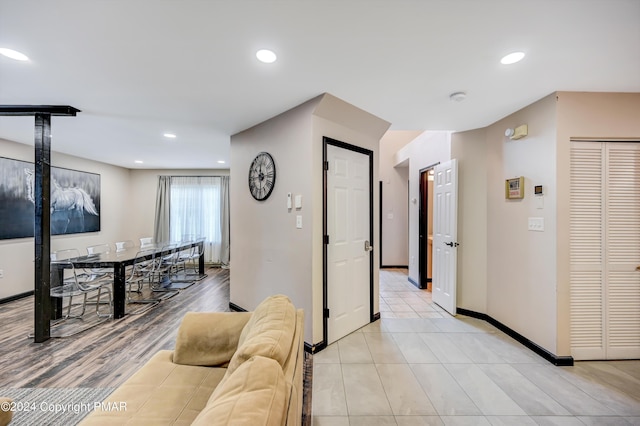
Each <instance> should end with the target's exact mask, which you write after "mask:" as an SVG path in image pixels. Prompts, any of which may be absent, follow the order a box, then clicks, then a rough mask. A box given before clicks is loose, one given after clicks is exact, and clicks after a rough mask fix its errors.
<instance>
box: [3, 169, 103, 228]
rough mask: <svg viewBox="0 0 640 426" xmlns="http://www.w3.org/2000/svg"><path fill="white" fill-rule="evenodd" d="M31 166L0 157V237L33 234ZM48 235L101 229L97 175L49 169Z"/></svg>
mask: <svg viewBox="0 0 640 426" xmlns="http://www.w3.org/2000/svg"><path fill="white" fill-rule="evenodd" d="M33 188H34V167H33V163H30V162H27V161H20V160H13V159H10V158H2V157H0V239H10V238H26V237H33V235H34V214H35V198H34V191H33ZM50 200H51V211H50V213H51V235H60V234H76V233H82V232H97V231H100V175H98V174H95V173H87V172H80V171H77V170H69V169H62V168H59V167H52V168H51V199H50Z"/></svg>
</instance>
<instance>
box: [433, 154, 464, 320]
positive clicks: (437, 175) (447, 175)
mask: <svg viewBox="0 0 640 426" xmlns="http://www.w3.org/2000/svg"><path fill="white" fill-rule="evenodd" d="M433 186H434V191H433V282H432V289H433V302H434V303H437V304H438V305H439V306H440V307H442V308H443V309H444V310H446V311H447V312H449V313H450V314H451V315H455V314H456V275H457V274H456V268H457V262H458V249H457V247H458V163H457V161H456V160H455V159H453V160H451V161H447V162H446V163H442V164H439V165H437V166H436V167H435V169H434V185H433Z"/></svg>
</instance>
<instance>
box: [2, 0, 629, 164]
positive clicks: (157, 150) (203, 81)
mask: <svg viewBox="0 0 640 426" xmlns="http://www.w3.org/2000/svg"><path fill="white" fill-rule="evenodd" d="M0 47H8V48H12V49H15V50H19V51H21V52H23V53H25V54H26V55H27V56H29V58H30V61H28V62H17V61H13V60H10V59H7V58H5V57H2V56H0V104H5V105H15V104H38V105H71V106H74V107H76V108H79V109H80V110H82V113H80V114H79V115H78V116H77V117H54V118H53V124H52V134H53V139H52V148H53V149H54V150H55V151H60V152H64V153H68V154H73V155H77V156H79V157H84V158H89V159H94V160H99V161H103V162H106V163H110V164H115V165H119V166H124V167H128V168H220V167H224V168H226V167H229V164H228V163H227V164H225V165H221V164H218V163H217V161H218V160H226V161H228V160H229V136H230V135H232V134H234V133H236V132H238V131H241V130H244V129H246V128H247V127H250V126H252V125H255V124H257V123H260V122H262V121H264V120H265V119H267V118H269V117H272V116H274V115H277V114H279V113H281V112H283V111H285V110H287V109H289V108H292V107H294V106H296V105H298V104H300V103H302V102H304V101H306V100H308V99H310V98H312V97H315V96H317V95H319V94H321V93H324V92H329V93H331V94H333V95H335V96H337V97H339V98H341V99H343V100H345V101H347V102H349V103H352V104H353V105H355V106H357V107H359V108H362V109H364V110H366V111H368V112H370V113H372V114H375V115H377V116H379V117H380V118H383V119H385V120H387V121H389V122H391V123H392V127H391V128H392V129H394V130H466V129H472V128H477V127H483V126H486V125H488V124H491V123H493V122H495V121H496V120H498V119H500V118H502V117H504V116H505V115H507V114H509V113H511V112H513V111H515V110H517V109H520V108H521V107H524V106H526V105H528V104H530V103H531V102H533V101H536V100H537V99H540V98H542V97H544V96H546V95H548V94H549V93H551V92H553V91H556V90H566V91H612V92H640V1H639V0H482V1H481V0H448V1H446V0H386V1H383V0H315V1H312V0H279V1H276V0H255V1H249V0H210V1H205V0H182V1H178V0H171V1H170V0H128V1H125V0H121V1H120V0H112V1H106V0H50V1H36V0H0ZM260 48H268V49H272V50H274V51H275V52H276V54H277V55H278V61H277V62H275V63H273V64H263V63H260V62H258V61H257V60H256V59H255V52H256V51H257V50H258V49H260ZM516 50H521V51H524V52H525V53H526V54H527V56H526V57H525V59H524V60H523V61H522V62H520V63H518V64H515V65H511V66H505V65H501V64H500V63H499V60H500V58H501V57H502V56H503V55H505V54H507V53H510V52H512V51H516ZM456 91H465V92H467V94H468V97H467V99H466V100H465V101H463V102H459V103H454V102H451V101H450V100H449V94H450V93H452V92H456ZM167 131H171V132H173V133H176V134H177V135H178V137H177V138H176V139H175V140H167V139H165V138H163V136H162V134H163V133H165V132H167ZM0 138H5V139H9V140H14V141H17V142H21V143H27V144H33V119H32V118H16V117H2V118H0ZM0 156H1V153H0ZM134 160H143V161H144V164H142V165H136V164H134Z"/></svg>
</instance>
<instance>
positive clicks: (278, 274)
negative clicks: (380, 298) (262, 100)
mask: <svg viewBox="0 0 640 426" xmlns="http://www.w3.org/2000/svg"><path fill="white" fill-rule="evenodd" d="M381 122H382V120H380V119H378V118H377V117H374V116H372V115H370V114H369V113H366V112H365V111H362V110H359V109H358V108H356V107H354V106H352V105H349V104H347V103H346V102H344V101H341V100H339V99H338V98H335V97H334V96H331V95H328V94H324V95H321V96H319V97H317V98H315V99H312V100H311V101H309V102H306V103H304V104H302V105H300V106H298V107H296V108H293V109H291V110H289V111H287V112H285V113H283V114H280V115H278V116H277V117H274V118H272V119H270V120H268V121H266V122H264V123H261V124H259V125H257V126H254V127H252V128H250V129H248V130H245V131H243V132H241V133H238V134H236V135H233V136H232V137H231V164H232V168H231V302H233V303H235V304H237V305H239V306H241V307H242V308H245V309H248V310H251V309H253V308H255V306H256V305H257V304H258V303H259V302H260V301H261V300H262V299H264V298H265V297H267V296H268V295H271V294H275V293H282V294H286V295H288V296H289V297H290V298H291V299H292V301H293V303H294V304H295V305H296V306H298V307H300V308H302V309H304V310H305V341H306V342H307V343H310V344H317V343H320V342H322V340H323V328H322V327H323V326H322V324H323V317H322V307H323V297H322V294H323V292H322V286H323V282H322V273H323V271H322V249H323V242H322V240H323V239H322V217H323V216H322V215H323V203H322V181H323V179H322V176H323V174H322V158H323V156H322V152H323V151H322V149H323V136H328V137H331V138H334V139H338V140H341V141H344V142H347V143H351V144H354V145H358V146H361V147H364V148H367V149H370V150H372V151H374V179H378V166H377V162H376V161H375V160H376V159H377V158H378V155H379V151H378V143H379V140H380V137H381V136H382V134H383V133H384V132H385V131H386V130H387V128H388V123H386V122H382V123H385V124H384V125H383V126H381V124H380V123H381ZM382 127H383V129H382V130H380V129H381V128H382ZM370 132H373V133H377V134H378V136H377V137H372V136H371V133H370ZM260 151H267V152H269V153H271V154H272V156H273V157H274V159H275V162H276V167H277V173H276V176H277V177H276V184H275V189H274V190H273V193H272V194H271V196H270V198H269V199H268V200H266V201H264V202H258V201H255V200H254V199H253V198H252V197H251V195H250V194H249V190H248V188H247V182H246V181H247V173H248V169H249V164H250V163H251V161H252V160H253V158H254V157H255V156H256V154H257V153H258V152H260ZM287 192H291V193H292V194H293V195H294V196H295V195H302V200H303V203H302V204H303V206H302V209H301V210H296V209H295V208H294V209H292V210H291V211H287V208H286V201H287V199H286V196H287ZM377 192H378V191H377V190H376V191H375V192H374V203H377V202H378V198H377V197H378V195H377ZM374 205H375V204H374ZM297 215H301V216H302V223H303V227H302V229H296V216H297ZM377 220H378V215H377V213H376V215H375V216H374V221H377ZM375 223H377V222H375ZM374 228H375V227H374ZM377 239H378V235H377V233H376V234H374V248H375V247H376V246H375V244H377V242H376V241H377ZM377 271H378V262H375V263H374V286H375V299H376V306H375V309H376V310H377V309H378V306H377V295H378V273H377Z"/></svg>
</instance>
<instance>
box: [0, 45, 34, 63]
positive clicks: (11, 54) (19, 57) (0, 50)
mask: <svg viewBox="0 0 640 426" xmlns="http://www.w3.org/2000/svg"><path fill="white" fill-rule="evenodd" d="M0 55H3V56H6V57H7V58H11V59H15V60H16V61H28V60H29V58H28V57H27V55H25V54H24V53H20V52H18V51H16V50H13V49H7V48H6V47H0Z"/></svg>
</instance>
